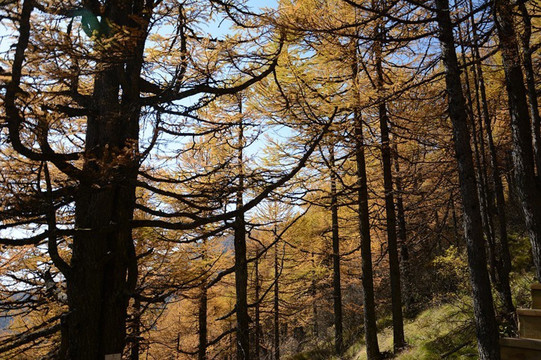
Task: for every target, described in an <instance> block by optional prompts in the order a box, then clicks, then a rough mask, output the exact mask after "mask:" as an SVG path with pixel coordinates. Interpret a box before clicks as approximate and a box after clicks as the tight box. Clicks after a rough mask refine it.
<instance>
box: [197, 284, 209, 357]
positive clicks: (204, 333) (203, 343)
mask: <svg viewBox="0 0 541 360" xmlns="http://www.w3.org/2000/svg"><path fill="white" fill-rule="evenodd" d="M207 308H208V294H207V287H206V283H203V285H202V286H201V295H200V297H199V309H198V314H197V318H198V322H199V333H198V335H199V348H198V349H197V359H198V360H207V344H208V329H207Z"/></svg>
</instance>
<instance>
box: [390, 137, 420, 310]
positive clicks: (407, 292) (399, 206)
mask: <svg viewBox="0 0 541 360" xmlns="http://www.w3.org/2000/svg"><path fill="white" fill-rule="evenodd" d="M393 155H394V170H395V173H396V175H395V186H396V215H397V219H398V233H397V234H398V243H399V244H400V269H401V274H402V279H401V282H400V284H401V286H402V298H403V300H404V312H405V315H406V316H412V315H413V306H414V302H415V299H414V296H413V288H412V286H413V284H412V282H411V269H410V262H409V251H408V243H407V230H406V214H405V212H404V201H403V198H402V192H403V189H402V178H401V176H400V163H399V158H398V146H397V145H396V143H394V144H393Z"/></svg>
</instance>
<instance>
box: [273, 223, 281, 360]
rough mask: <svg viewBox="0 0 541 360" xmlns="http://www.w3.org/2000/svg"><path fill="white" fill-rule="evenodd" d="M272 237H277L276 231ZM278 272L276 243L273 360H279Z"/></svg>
mask: <svg viewBox="0 0 541 360" xmlns="http://www.w3.org/2000/svg"><path fill="white" fill-rule="evenodd" d="M274 235H275V236H277V233H276V229H275V230H274ZM279 277H280V272H279V266H278V242H276V244H275V245H274V360H280V288H279V281H278V279H279Z"/></svg>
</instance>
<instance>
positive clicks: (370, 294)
mask: <svg viewBox="0 0 541 360" xmlns="http://www.w3.org/2000/svg"><path fill="white" fill-rule="evenodd" d="M355 138H356V149H355V150H356V154H355V155H356V161H357V186H358V191H359V195H358V196H359V199H358V200H359V233H360V235H361V268H362V276H361V280H362V286H363V311H364V336H365V341H366V354H367V358H368V360H380V359H381V353H380V351H379V345H378V330H377V326H376V304H375V300H374V272H373V269H372V242H371V239H370V219H369V210H368V187H367V180H366V162H365V157H364V136H363V129H362V119H361V116H360V113H358V112H357V111H355Z"/></svg>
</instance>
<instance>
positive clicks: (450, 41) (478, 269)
mask: <svg viewBox="0 0 541 360" xmlns="http://www.w3.org/2000/svg"><path fill="white" fill-rule="evenodd" d="M436 9H437V10H436V16H437V22H438V27H439V40H440V45H441V49H442V58H443V63H444V66H445V80H446V84H447V94H448V100H449V117H450V118H451V121H452V123H453V136H454V144H455V152H456V158H457V162H458V175H459V182H460V192H461V195H462V205H463V211H464V232H465V238H466V247H467V253H468V266H469V269H470V276H471V284H472V290H473V307H474V315H475V324H476V332H477V343H478V350H479V358H480V359H481V360H499V359H500V351H499V350H500V348H499V343H498V327H497V324H496V319H495V316H494V305H493V300H492V294H491V289H490V281H489V277H488V272H487V268H486V254H485V249H484V240H483V232H482V230H481V229H480V228H479V226H478V224H481V212H480V209H479V198H478V195H477V187H476V183H475V169H474V166H473V159H472V151H471V147H470V134H469V130H468V125H467V113H466V104H465V101H464V95H463V93H462V84H461V81H460V70H459V67H458V60H457V56H456V51H455V42H454V38H453V25H452V22H451V17H450V10H449V1H448V0H436Z"/></svg>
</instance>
